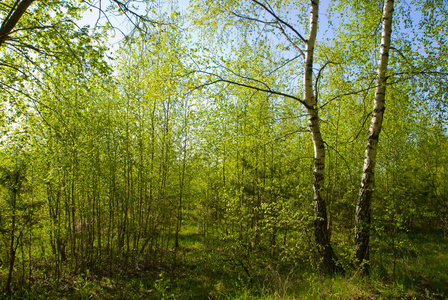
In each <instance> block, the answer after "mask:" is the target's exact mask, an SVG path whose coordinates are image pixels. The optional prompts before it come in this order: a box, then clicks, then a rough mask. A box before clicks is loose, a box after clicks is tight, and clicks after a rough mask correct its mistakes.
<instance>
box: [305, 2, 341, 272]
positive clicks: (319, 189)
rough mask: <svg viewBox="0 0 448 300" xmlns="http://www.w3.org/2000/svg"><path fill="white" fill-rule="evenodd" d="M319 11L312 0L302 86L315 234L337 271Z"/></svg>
mask: <svg viewBox="0 0 448 300" xmlns="http://www.w3.org/2000/svg"><path fill="white" fill-rule="evenodd" d="M318 13H319V0H311V13H310V33H309V37H308V40H307V42H306V49H305V72H304V76H303V87H304V100H305V103H306V108H307V111H308V126H309V129H310V132H311V136H312V139H313V145H314V172H313V191H314V213H315V219H314V235H315V239H316V243H317V246H318V248H319V255H320V257H321V259H322V266H323V268H324V269H325V271H326V272H328V273H334V272H335V271H336V269H337V266H336V255H335V253H334V251H333V249H332V248H331V244H330V235H329V233H328V228H327V210H326V203H325V197H324V179H325V144H324V141H323V139H322V135H321V132H320V125H319V115H318V108H317V102H316V98H315V95H314V91H313V57H314V44H315V42H316V34H317V19H318Z"/></svg>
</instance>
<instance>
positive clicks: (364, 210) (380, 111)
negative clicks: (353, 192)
mask: <svg viewBox="0 0 448 300" xmlns="http://www.w3.org/2000/svg"><path fill="white" fill-rule="evenodd" d="M393 7H394V0H386V1H385V3H384V8H383V25H382V26H383V29H382V37H381V49H380V60H379V62H378V79H377V86H376V90H375V100H374V104H373V113H372V121H371V124H370V129H369V137H368V141H367V147H366V152H365V160H364V168H363V175H362V180H361V187H360V189H359V195H358V203H357V205H356V220H355V221H356V228H355V245H356V246H357V250H356V258H357V259H358V263H359V264H360V266H363V267H364V270H365V271H366V272H368V260H369V239H370V203H371V198H372V193H373V188H374V183H375V181H374V170H375V162H376V154H377V151H378V140H379V136H380V132H381V125H382V122H383V115H384V109H385V106H384V103H385V94H386V80H387V77H386V73H387V64H388V61H389V47H390V38H391V33H392V14H393V10H394V8H393Z"/></svg>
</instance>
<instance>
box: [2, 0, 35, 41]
mask: <svg viewBox="0 0 448 300" xmlns="http://www.w3.org/2000/svg"><path fill="white" fill-rule="evenodd" d="M18 1H19V0H17V1H16V3H15V4H14V6H13V7H12V8H11V11H10V12H9V14H8V16H7V17H6V19H5V20H4V21H3V24H2V27H1V28H0V47H1V46H2V44H3V43H4V42H5V41H6V40H7V39H8V36H9V34H10V33H11V31H12V30H13V29H14V27H15V26H16V25H17V23H18V22H19V20H20V18H21V17H22V15H23V14H24V13H25V11H26V10H27V9H28V7H29V6H30V5H31V4H32V3H33V2H34V0H22V1H20V2H18ZM16 6H17V8H16ZM13 11H14V12H13Z"/></svg>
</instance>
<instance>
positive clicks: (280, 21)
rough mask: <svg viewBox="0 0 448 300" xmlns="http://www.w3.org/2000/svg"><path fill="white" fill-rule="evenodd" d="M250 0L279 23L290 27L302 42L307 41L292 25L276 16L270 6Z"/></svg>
mask: <svg viewBox="0 0 448 300" xmlns="http://www.w3.org/2000/svg"><path fill="white" fill-rule="evenodd" d="M251 1H252V2H254V3H256V4H258V5H259V6H261V7H262V8H263V9H264V10H265V11H267V12H268V13H269V14H270V15H271V16H273V17H274V18H275V19H276V20H277V21H278V22H279V23H281V24H283V25H285V26H286V27H288V28H289V29H291V30H292V31H293V32H294V33H295V34H296V35H297V36H298V37H299V38H300V39H301V40H302V42H304V43H306V42H307V40H306V39H305V38H304V37H303V36H302V35H301V34H300V33H299V32H298V31H297V30H296V29H295V28H294V27H293V26H292V25H290V24H288V23H287V22H285V21H284V20H283V19H281V18H280V17H278V16H277V15H276V14H275V13H274V11H273V10H272V9H271V8H269V7H267V6H266V5H264V4H263V3H261V2H259V1H257V0H251Z"/></svg>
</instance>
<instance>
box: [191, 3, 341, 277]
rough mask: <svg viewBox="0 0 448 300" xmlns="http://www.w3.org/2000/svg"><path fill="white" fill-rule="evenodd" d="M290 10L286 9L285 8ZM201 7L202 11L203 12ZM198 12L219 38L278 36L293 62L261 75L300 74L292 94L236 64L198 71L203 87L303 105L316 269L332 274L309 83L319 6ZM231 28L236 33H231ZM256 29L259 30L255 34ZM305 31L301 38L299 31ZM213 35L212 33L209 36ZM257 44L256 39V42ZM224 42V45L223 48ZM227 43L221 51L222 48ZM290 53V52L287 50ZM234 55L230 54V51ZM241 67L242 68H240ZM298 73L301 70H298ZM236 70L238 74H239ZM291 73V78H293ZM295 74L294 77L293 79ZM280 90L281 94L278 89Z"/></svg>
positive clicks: (235, 6)
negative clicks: (293, 16)
mask: <svg viewBox="0 0 448 300" xmlns="http://www.w3.org/2000/svg"><path fill="white" fill-rule="evenodd" d="M290 6H291V7H290ZM203 7H207V8H206V9H203ZM307 8H308V9H309V19H308V21H306V17H304V16H305V15H306V14H305V11H306V10H307ZM288 9H298V10H299V11H301V14H300V15H299V21H294V22H295V23H293V21H291V20H290V19H289V17H288V12H287V11H288ZM198 10H199V11H202V13H203V15H202V16H199V17H195V19H196V22H197V24H198V25H199V26H203V25H207V27H205V28H204V31H206V30H207V29H209V30H210V29H211V30H212V31H214V30H216V29H218V28H222V31H220V32H221V34H222V35H223V36H225V37H227V36H230V35H232V33H231V31H232V30H236V31H238V27H239V26H240V25H242V26H244V28H246V31H245V32H243V33H242V34H241V37H237V38H236V40H239V41H241V42H242V43H245V42H247V40H255V43H257V41H258V40H259V39H257V38H254V36H257V35H259V36H261V35H267V36H269V35H270V34H272V35H273V36H274V38H278V36H281V37H282V38H283V40H282V41H281V42H279V43H278V44H277V45H275V47H276V48H278V49H281V50H283V51H286V52H287V54H286V55H290V54H291V52H292V53H294V55H295V56H294V57H293V58H288V59H285V60H284V61H283V62H279V63H278V65H277V67H276V68H274V70H266V73H269V74H273V73H275V72H276V71H277V70H279V69H282V68H284V67H285V66H286V65H289V66H288V68H289V69H288V70H289V71H290V72H291V76H297V72H299V74H300V73H301V71H302V70H303V73H302V79H303V81H302V84H299V83H298V82H296V83H295V84H296V88H297V90H293V91H291V90H290V89H289V90H288V88H287V87H286V86H283V87H281V86H280V89H276V88H274V87H273V86H270V85H268V84H267V83H266V82H267V81H266V76H265V77H263V76H260V78H256V79H255V78H252V77H248V76H246V75H245V74H243V73H244V72H241V67H242V66H239V67H237V66H236V65H235V66H233V69H232V68H231V67H227V66H226V67H223V66H222V64H221V63H220V62H219V60H218V58H216V59H214V58H211V60H212V62H213V63H214V64H215V66H216V68H214V69H215V70H216V69H220V68H221V70H224V71H223V72H222V73H220V74H217V73H216V72H214V71H213V68H206V69H201V70H199V71H200V72H201V73H205V74H206V75H208V76H209V77H208V82H206V83H205V84H204V86H207V85H212V84H218V83H223V84H231V85H237V86H240V87H244V88H248V89H252V90H255V91H258V92H263V93H268V94H271V95H274V96H277V97H283V98H290V99H294V100H296V101H298V102H299V103H301V104H302V107H303V108H304V110H305V111H306V114H307V121H308V128H309V131H310V133H311V138H312V141H313V145H314V158H313V165H314V167H313V169H314V170H313V191H314V197H313V203H314V236H315V241H316V244H317V248H318V252H319V256H320V260H321V267H323V269H324V270H325V271H326V272H328V273H334V272H335V271H336V270H337V269H338V267H337V264H336V260H337V259H336V255H335V253H334V251H333V249H332V246H331V243H330V235H329V232H328V226H327V210H326V202H325V196H324V182H325V143H324V140H323V138H322V134H321V130H320V124H319V106H318V99H317V93H316V90H315V86H316V81H317V80H318V78H314V74H313V70H314V68H315V65H314V55H315V45H316V36H317V30H318V15H319V1H310V2H309V6H301V5H300V4H299V3H296V2H295V3H292V4H291V3H288V4H283V3H282V2H280V1H271V2H270V1H258V0H252V1H248V2H244V1H241V2H240V1H239V2H238V3H234V2H231V1H218V2H213V3H212V2H211V1H197V2H196V6H195V7H194V11H198ZM297 23H299V24H301V25H302V26H303V30H300V29H299V28H296V27H297ZM235 28H236V29H235ZM254 28H257V29H258V31H257V32H256V29H254ZM301 31H305V32H307V37H306V38H305V36H304V35H302V34H301V33H300V32H301ZM212 35H213V34H212ZM260 40H261V39H260ZM268 40H269V39H266V42H265V43H266V44H269V42H268ZM228 42H230V43H232V42H233V39H228V40H227V43H228ZM225 43H226V42H224V43H223V45H226V44H225ZM266 44H264V45H261V44H260V45H257V47H260V52H261V51H263V50H262V48H263V47H265V45H266ZM227 46H228V44H227V45H226V46H225V47H227ZM290 49H294V50H291V51H290ZM232 51H233V50H231V49H230V52H232ZM260 57H261V58H260V59H265V56H264V55H263V54H261V53H260ZM298 58H302V59H303V60H302V64H300V63H297V64H294V67H296V68H298V69H295V70H293V69H292V67H291V62H294V63H295V61H296V60H297V59H298ZM243 68H244V67H243ZM302 68H303V69H302ZM238 69H239V70H238ZM294 73H295V74H294ZM292 74H294V75H292ZM281 88H283V89H281ZM298 90H300V91H301V92H302V93H303V98H300V97H298V96H296V95H297V93H298V92H299V91H298Z"/></svg>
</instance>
